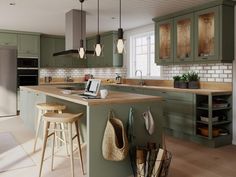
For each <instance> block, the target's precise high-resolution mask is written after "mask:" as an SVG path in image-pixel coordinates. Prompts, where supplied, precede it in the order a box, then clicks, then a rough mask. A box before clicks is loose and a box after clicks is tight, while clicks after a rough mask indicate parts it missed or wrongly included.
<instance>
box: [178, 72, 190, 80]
mask: <svg viewBox="0 0 236 177" xmlns="http://www.w3.org/2000/svg"><path fill="white" fill-rule="evenodd" d="M180 81H182V82H188V74H186V73H184V74H182V76H181V78H180Z"/></svg>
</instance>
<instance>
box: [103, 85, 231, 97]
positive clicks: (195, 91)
mask: <svg viewBox="0 0 236 177" xmlns="http://www.w3.org/2000/svg"><path fill="white" fill-rule="evenodd" d="M106 85H112V86H116V87H134V88H143V89H156V90H160V91H169V92H181V93H193V94H199V95H210V94H212V95H217V94H232V91H231V90H213V89H180V88H174V87H164V86H146V85H144V86H141V85H130V84H106Z"/></svg>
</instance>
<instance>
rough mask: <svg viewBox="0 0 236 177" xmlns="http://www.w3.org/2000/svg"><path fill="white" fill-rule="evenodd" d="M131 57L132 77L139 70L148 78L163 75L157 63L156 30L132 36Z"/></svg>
mask: <svg viewBox="0 0 236 177" xmlns="http://www.w3.org/2000/svg"><path fill="white" fill-rule="evenodd" d="M130 58H131V60H130V76H131V77H135V72H136V71H137V70H141V71H142V75H143V76H144V77H146V78H151V77H160V76H161V68H160V66H157V65H156V63H155V36H154V31H151V32H146V33H142V34H138V35H134V36H131V37H130Z"/></svg>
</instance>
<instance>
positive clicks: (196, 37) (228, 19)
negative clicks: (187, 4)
mask: <svg viewBox="0 0 236 177" xmlns="http://www.w3.org/2000/svg"><path fill="white" fill-rule="evenodd" d="M234 5H235V3H234V2H233V1H229V0H217V1H213V2H210V3H206V4H204V5H201V6H197V7H192V8H190V9H185V10H182V11H180V12H175V13H172V14H168V15H166V16H162V17H157V18H154V19H153V21H154V22H155V38H156V41H155V42H156V44H155V47H156V56H155V59H156V63H157V64H158V65H172V64H194V63H232V61H233V60H234ZM172 21H174V22H172ZM172 24H174V25H172ZM161 25H162V26H161ZM172 29H173V30H172ZM172 31H173V32H172ZM172 36H174V37H172ZM171 47H173V50H172V48H171ZM172 53H174V54H173V55H172Z"/></svg>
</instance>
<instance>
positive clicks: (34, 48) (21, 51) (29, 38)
mask: <svg viewBox="0 0 236 177" xmlns="http://www.w3.org/2000/svg"><path fill="white" fill-rule="evenodd" d="M17 43H18V44H17V46H18V57H36V58H39V56H40V36H39V35H31V34H17Z"/></svg>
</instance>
